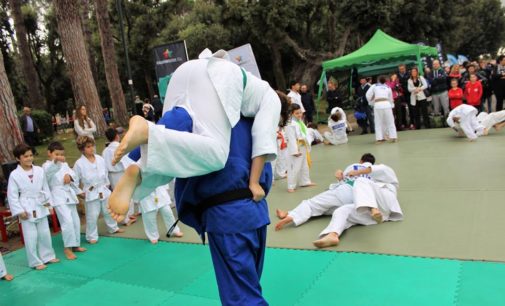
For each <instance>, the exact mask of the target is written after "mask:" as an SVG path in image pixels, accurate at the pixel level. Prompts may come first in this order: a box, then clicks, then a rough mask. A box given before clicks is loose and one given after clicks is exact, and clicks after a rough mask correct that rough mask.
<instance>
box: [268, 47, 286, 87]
mask: <svg viewBox="0 0 505 306" xmlns="http://www.w3.org/2000/svg"><path fill="white" fill-rule="evenodd" d="M271 50H272V69H273V71H274V78H275V83H276V85H277V88H278V89H279V90H281V91H285V90H286V88H287V87H286V79H285V78H284V70H283V69H282V55H281V51H280V50H279V46H278V45H272V46H271Z"/></svg>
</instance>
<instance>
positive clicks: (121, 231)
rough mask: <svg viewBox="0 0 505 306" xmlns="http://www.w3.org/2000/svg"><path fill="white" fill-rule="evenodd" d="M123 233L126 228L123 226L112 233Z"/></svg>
mask: <svg viewBox="0 0 505 306" xmlns="http://www.w3.org/2000/svg"><path fill="white" fill-rule="evenodd" d="M121 233H124V229H122V228H118V229H117V231H115V232H114V233H112V234H113V235H114V234H121Z"/></svg>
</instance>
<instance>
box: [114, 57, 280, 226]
mask: <svg viewBox="0 0 505 306" xmlns="http://www.w3.org/2000/svg"><path fill="white" fill-rule="evenodd" d="M227 56H228V55H227V53H226V52H225V51H223V50H220V51H218V52H216V53H214V54H212V53H211V52H210V51H209V50H208V49H206V50H204V51H203V52H202V53H201V54H200V56H199V59H197V60H191V61H188V62H186V63H184V64H182V65H181V66H179V68H177V70H176V71H175V72H174V74H173V76H172V78H171V80H170V83H169V84H168V88H167V95H166V97H165V103H164V109H163V112H164V113H165V112H166V111H168V110H172V109H177V108H182V109H184V110H185V111H186V112H187V113H188V114H189V116H190V117H191V119H192V122H193V126H192V133H187V132H180V131H176V130H173V129H166V128H165V126H162V125H155V124H152V123H150V122H147V121H146V120H145V119H143V118H142V117H140V116H135V117H133V118H132V119H131V120H130V127H129V130H128V132H127V133H126V135H125V137H123V139H122V141H121V144H120V146H119V147H118V149H117V150H116V153H115V157H114V160H113V163H117V162H119V160H120V159H121V158H122V157H123V156H124V155H125V154H126V153H128V152H129V151H131V150H132V149H134V148H136V147H137V146H139V145H141V152H142V154H141V156H142V158H141V159H140V160H139V164H140V167H135V165H132V166H130V167H128V169H127V170H126V171H125V175H124V176H123V177H122V178H121V180H120V181H119V183H118V186H117V188H116V189H117V190H120V192H119V191H118V192H113V193H112V196H111V198H110V201H109V205H110V209H111V215H112V216H113V218H115V219H116V220H123V219H124V216H125V214H126V213H127V211H128V203H129V201H130V199H131V198H132V196H134V197H135V198H136V199H140V198H143V197H145V196H146V195H148V194H149V193H151V192H152V191H153V190H154V189H155V188H156V187H158V186H161V185H165V184H167V183H168V182H170V181H171V180H172V179H173V178H174V177H181V178H185V177H193V176H198V175H204V174H207V173H211V172H214V171H217V170H220V169H222V168H223V167H224V165H225V163H226V160H227V158H228V153H229V149H230V148H229V147H230V135H231V129H232V128H233V127H234V126H235V125H236V123H237V122H238V120H239V119H240V116H241V115H242V116H244V117H254V123H253V127H252V136H253V149H252V158H253V164H252V171H251V176H252V178H254V179H251V183H250V186H249V188H250V189H251V191H252V193H253V195H254V200H256V201H259V200H261V199H262V198H263V197H264V194H265V193H264V191H263V189H262V188H261V186H260V185H259V183H257V181H258V180H257V178H258V177H259V174H260V173H261V170H262V169H263V165H264V163H265V162H268V161H271V160H273V159H275V157H276V152H277V140H276V133H275V131H276V128H277V126H278V123H279V114H280V112H281V103H280V100H279V96H278V95H277V93H276V92H275V91H274V90H273V89H272V88H270V86H269V84H268V83H267V82H265V81H262V80H261V79H259V78H257V77H255V76H254V75H252V74H251V73H249V72H246V71H244V70H242V69H241V68H240V67H239V66H237V65H235V64H233V63H231V62H229V61H228V60H226V59H225V58H226V57H227ZM196 157H198V158H196ZM140 170H142V176H141V173H140ZM140 177H142V178H141V180H142V184H141V185H139V183H140ZM137 186H138V187H139V188H137ZM134 192H135V195H134V194H133V193H134Z"/></svg>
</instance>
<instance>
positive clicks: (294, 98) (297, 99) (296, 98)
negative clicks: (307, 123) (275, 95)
mask: <svg viewBox="0 0 505 306" xmlns="http://www.w3.org/2000/svg"><path fill="white" fill-rule="evenodd" d="M287 96H288V97H290V98H291V103H293V104H298V105H300V108H301V109H302V113H305V107H304V106H303V103H302V95H301V94H299V93H298V92H296V91H292V90H289V93H288V95H287Z"/></svg>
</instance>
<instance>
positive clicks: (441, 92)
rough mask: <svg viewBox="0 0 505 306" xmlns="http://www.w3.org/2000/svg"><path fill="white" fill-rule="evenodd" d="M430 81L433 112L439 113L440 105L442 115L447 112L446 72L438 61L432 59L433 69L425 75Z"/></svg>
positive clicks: (445, 114)
mask: <svg viewBox="0 0 505 306" xmlns="http://www.w3.org/2000/svg"><path fill="white" fill-rule="evenodd" d="M427 77H428V78H429V80H430V83H431V98H432V100H431V101H432V103H433V112H434V114H435V115H440V114H441V113H440V107H442V110H443V115H444V116H447V115H448V114H449V97H448V95H447V74H446V73H445V71H444V69H442V67H441V66H440V61H438V60H434V61H433V70H432V71H431V72H430V74H429V75H428V76H427Z"/></svg>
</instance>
